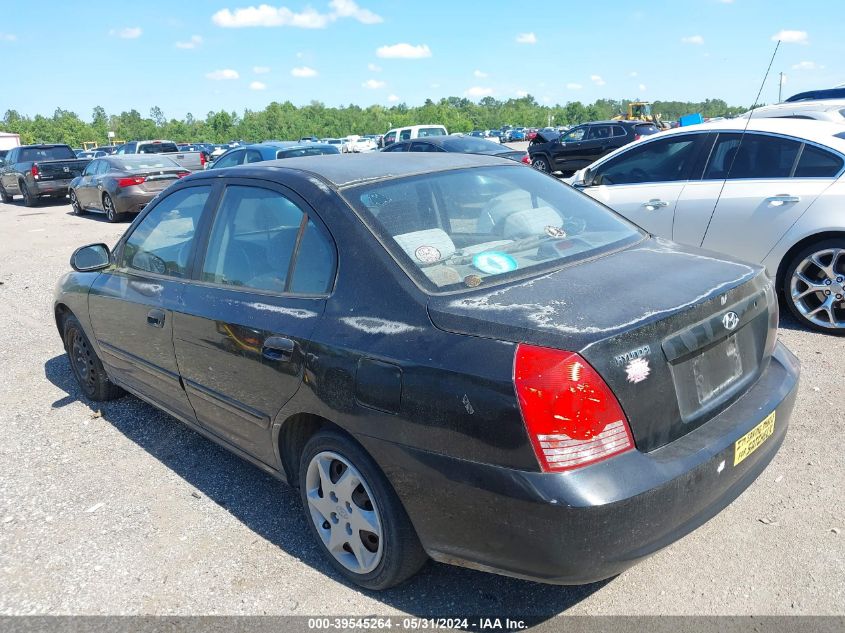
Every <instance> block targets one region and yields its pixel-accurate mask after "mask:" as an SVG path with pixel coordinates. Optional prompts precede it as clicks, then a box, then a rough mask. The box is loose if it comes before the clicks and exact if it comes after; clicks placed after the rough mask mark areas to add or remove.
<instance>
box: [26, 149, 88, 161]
mask: <svg viewBox="0 0 845 633" xmlns="http://www.w3.org/2000/svg"><path fill="white" fill-rule="evenodd" d="M74 158H76V154H74V152H73V150H72V149H71V148H69V147H68V146H67V145H58V146H56V147H28V148H26V149H22V150H21V157H20V158H19V159H18V160H19V161H20V162H22V163H29V162H36V161H40V160H67V159H74Z"/></svg>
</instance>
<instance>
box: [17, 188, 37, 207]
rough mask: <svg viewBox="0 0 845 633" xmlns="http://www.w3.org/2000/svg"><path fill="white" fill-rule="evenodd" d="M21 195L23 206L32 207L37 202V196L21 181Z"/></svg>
mask: <svg viewBox="0 0 845 633" xmlns="http://www.w3.org/2000/svg"><path fill="white" fill-rule="evenodd" d="M21 195H22V196H23V203H24V206H27V207H34V206H35V205H36V203H37V202H38V197H37V196H34V195H32V193H30V191H29V187H27V186H26V183H25V182H22V183H21Z"/></svg>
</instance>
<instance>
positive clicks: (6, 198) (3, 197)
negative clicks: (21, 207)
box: [0, 185, 12, 204]
mask: <svg viewBox="0 0 845 633" xmlns="http://www.w3.org/2000/svg"><path fill="white" fill-rule="evenodd" d="M11 201H12V196H10V195H9V194H8V193H6V190H5V189H3V185H0V202H5V203H6V204H8V203H9V202H11Z"/></svg>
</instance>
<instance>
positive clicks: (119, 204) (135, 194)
mask: <svg viewBox="0 0 845 633" xmlns="http://www.w3.org/2000/svg"><path fill="white" fill-rule="evenodd" d="M162 191H163V190H162ZM159 193H161V191H141V190H140V189H139V188H138V187H125V188H122V189H118V191H117V192H116V193H115V194H114V195H112V202H114V209H115V211H117V212H118V213H139V212H140V211H141V210H142V209H143V208H144V207H145V206H147V205H148V204H149V203H150V202H152V199H153V198H155V197H156V196H157V195H158V194H159Z"/></svg>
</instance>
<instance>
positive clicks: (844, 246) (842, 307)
mask: <svg viewBox="0 0 845 633" xmlns="http://www.w3.org/2000/svg"><path fill="white" fill-rule="evenodd" d="M781 290H782V291H783V298H784V302H785V303H786V305H787V306H788V307H789V311H790V312H792V314H793V315H794V316H795V318H796V319H798V321H800V322H801V323H802V324H803V325H805V326H807V327H809V328H811V329H813V330H816V331H819V332H827V333H828V334H834V335H836V336H845V237H837V238H832V239H828V240H821V241H819V242H816V243H815V244H810V245H809V246H807V247H806V248H803V249H802V250H800V251H799V252H798V253H796V254H795V257H793V258H792V261H790V262H789V265H788V266H787V268H786V271H785V273H784V275H783V282H782V285H781Z"/></svg>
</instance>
